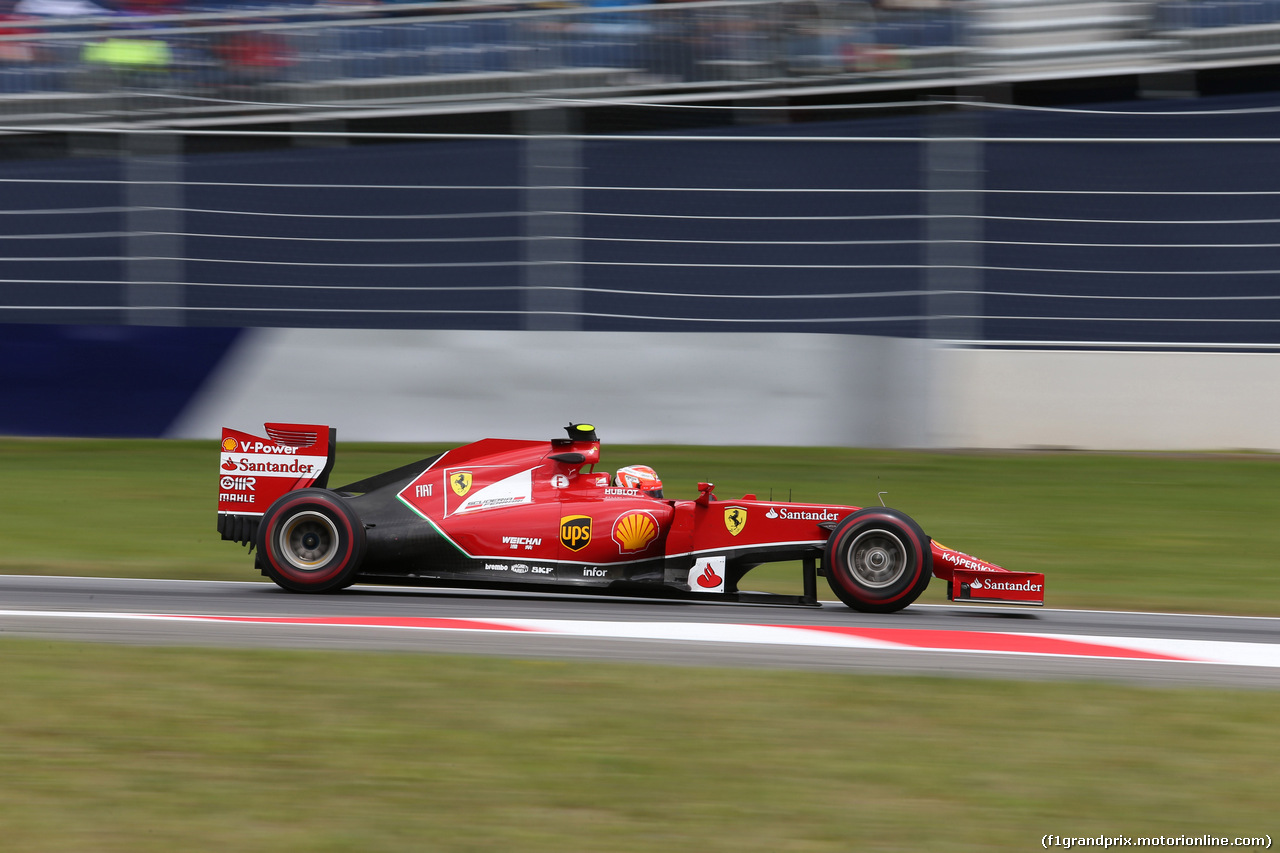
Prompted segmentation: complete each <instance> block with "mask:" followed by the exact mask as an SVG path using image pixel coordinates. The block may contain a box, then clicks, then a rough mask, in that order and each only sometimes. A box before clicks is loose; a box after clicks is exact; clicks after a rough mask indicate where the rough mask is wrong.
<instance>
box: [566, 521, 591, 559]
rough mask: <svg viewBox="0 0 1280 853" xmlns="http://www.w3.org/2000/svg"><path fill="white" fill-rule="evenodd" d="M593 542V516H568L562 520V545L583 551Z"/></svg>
mask: <svg viewBox="0 0 1280 853" xmlns="http://www.w3.org/2000/svg"><path fill="white" fill-rule="evenodd" d="M590 542H591V516H589V515H567V516H565V517H564V518H562V519H560V544H561V545H563V546H564V547H566V548H568V549H569V550H570V551H581V550H582V549H583V548H585V547H587V545H588V544H590Z"/></svg>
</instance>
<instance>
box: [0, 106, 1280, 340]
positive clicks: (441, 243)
mask: <svg viewBox="0 0 1280 853" xmlns="http://www.w3.org/2000/svg"><path fill="white" fill-rule="evenodd" d="M1276 109H1277V108H1275V107H1266V106H1251V107H1241V108H1238V109H1230V110H1202V111H1198V112H1182V111H1172V110H1167V109H1164V110H1162V109H1150V110H1147V111H1143V112H1132V111H1111V112H1108V111H1076V110H1030V109H1024V108H1000V107H996V106H992V105H981V104H973V103H962V104H938V105H936V107H935V108H934V110H933V111H930V112H927V113H925V114H920V113H919V112H918V111H913V112H910V113H907V114H904V115H903V117H901V118H898V119H867V120H861V121H857V120H851V121H849V122H843V123H830V124H822V125H795V126H781V125H767V124H765V125H752V126H749V127H746V128H741V127H740V128H737V129H732V130H724V131H719V132H715V133H700V134H684V133H679V134H677V133H659V134H615V135H582V134H576V133H569V132H564V131H562V130H557V128H560V127H563V126H565V123H566V121H567V119H566V115H567V111H566V110H565V109H564V108H563V107H559V108H555V109H548V110H547V111H546V113H545V115H544V117H543V119H542V121H543V125H542V126H541V127H539V128H536V129H535V131H533V132H529V133H524V134H509V135H497V136H493V135H489V136H483V137H479V136H477V137H468V138H461V137H459V136H458V135H425V134H424V135H414V134H387V135H381V136H379V135H369V136H368V137H366V138H363V139H360V140H359V141H362V142H366V143H374V142H379V143H383V144H365V145H352V146H348V147H337V148H334V147H315V148H309V149H305V150H303V149H292V150H287V151H260V152H256V153H241V154H219V155H207V154H183V153H182V146H181V141H182V137H181V136H180V135H179V134H176V133H172V132H166V133H153V132H140V131H116V132H115V135H114V136H113V138H118V139H119V140H120V141H121V146H122V149H123V155H122V156H120V157H114V158H84V159H63V160H46V161H29V160H28V161H11V162H6V163H0V185H2V186H3V187H4V191H3V193H2V198H3V201H2V202H0V322H10V323H15V322H16V323H21V322H39V323H66V322H70V323H99V324H102V323H105V324H143V325H162V326H184V325H186V326H229V327H246V326H274V327H347V328H411V329H492V330H519V329H541V330H566V331H572V330H583V331H659V332H671V331H680V332H721V331H732V332H744V331H745V332H827V333H839V334H862V335H877V336H890V337H905V338H932V339H936V340H943V341H955V342H961V343H971V344H985V345H1034V346H1050V345H1053V346H1060V345H1067V346H1076V345H1079V346H1099V345H1120V346H1144V347H1188V348H1200V347H1210V348H1258V349H1266V348H1272V347H1275V346H1277V345H1280V240H1277V239H1276V237H1275V233H1276V226H1277V224H1280V168H1277V165H1278V164H1277V163H1276V160H1277V157H1278V156H1280V144H1278V143H1280V140H1278V139H1277V138H1275V137H1274V136H1273V135H1269V134H1268V133H1267V132H1266V129H1267V128H1268V126H1269V125H1270V124H1271V123H1272V122H1273V120H1274V116H1275V114H1276ZM557 117H558V118H557ZM192 133H193V132H190V131H189V132H187V133H186V134H185V135H186V136H187V137H188V138H189V137H190V136H191V135H192ZM246 133H248V132H246ZM326 138H328V137H325V136H324V135H323V134H321V135H320V136H318V137H317V140H316V141H322V140H323V139H326ZM393 143H394V144H393Z"/></svg>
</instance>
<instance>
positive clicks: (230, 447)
mask: <svg viewBox="0 0 1280 853" xmlns="http://www.w3.org/2000/svg"><path fill="white" fill-rule="evenodd" d="M239 446H240V445H238V444H236V440H235V439H234V438H232V437H231V436H227V437H226V438H224V439H222V449H223V450H225V451H226V452H227V453H234V452H235V450H236V448H237V447H239Z"/></svg>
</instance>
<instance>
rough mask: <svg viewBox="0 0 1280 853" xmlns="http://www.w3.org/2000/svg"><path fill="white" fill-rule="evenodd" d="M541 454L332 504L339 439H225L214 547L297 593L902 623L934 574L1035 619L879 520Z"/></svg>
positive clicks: (874, 510) (972, 562)
mask: <svg viewBox="0 0 1280 853" xmlns="http://www.w3.org/2000/svg"><path fill="white" fill-rule="evenodd" d="M566 429H567V430H568V433H569V434H568V437H567V438H558V439H552V440H551V441H512V440H506V439H495V438H488V439H484V440H483V441H477V442H475V443H473V444H468V445H465V446H463V447H459V448H456V449H454V450H449V451H446V452H445V453H441V454H440V455H438V456H433V457H431V458H429V459H423V460H421V461H419V462H414V463H413V464H411V465H406V466H404V467H402V468H397V469H396V470H394V471H388V472H386V473H385V474H379V475H377V476H374V477H369V478H368V479H365V480H361V481H359V482H356V483H350V484H348V485H345V486H341V487H339V488H336V489H331V488H328V487H327V486H328V478H329V472H330V470H331V469H332V468H333V460H334V450H335V446H336V437H335V435H336V434H335V431H334V430H333V429H331V428H329V427H326V426H319V425H314V424H266V432H267V436H268V437H267V438H260V437H258V436H254V435H249V434H248V433H243V432H239V431H236V430H232V429H224V430H223V432H222V454H221V460H220V461H221V465H220V470H219V475H220V479H219V487H220V488H219V492H218V532H219V533H221V534H222V538H223V539H227V540H231V541H234V542H239V543H241V544H247V545H248V546H249V547H250V550H252V549H253V548H255V547H256V548H257V557H256V560H257V567H258V569H259V570H261V571H262V573H263V574H265V575H266V576H267V577H269V578H271V579H272V580H273V581H275V582H276V583H277V584H279V585H280V586H282V587H284V588H285V589H288V590H293V591H296V592H327V591H331V590H338V589H342V588H344V587H347V586H350V585H351V584H353V583H356V582H357V581H363V582H372V583H384V584H386V583H390V584H405V585H413V586H460V587H487V588H495V587H497V588H506V589H521V590H543V591H549V590H569V591H574V592H602V593H608V594H620V595H647V596H677V597H683V598H699V599H719V600H729V601H772V602H779V603H792V604H808V605H816V604H817V603H818V597H817V577H818V576H819V575H822V576H825V577H826V579H827V582H828V583H829V584H830V585H831V589H832V591H833V592H834V593H835V594H836V596H837V597H838V598H839V599H840V600H841V601H843V602H844V603H845V604H847V605H848V606H850V607H852V608H854V609H855V610H864V611H876V612H890V611H895V610H901V609H902V608H904V607H906V606H907V605H908V604H910V603H911V602H913V601H915V600H916V598H918V597H919V595H920V594H921V593H922V592H923V591H924V589H925V587H926V586H927V585H928V584H929V578H930V576H935V577H939V578H941V579H943V580H945V581H947V583H948V597H949V598H951V599H952V600H955V601H970V602H981V603H991V604H1042V603H1043V602H1044V576H1043V575H1041V574H1035V573H1031V572H1009V571H1006V570H1004V569H1002V568H1000V567H999V566H995V565H992V564H991V563H987V562H984V561H982V560H979V559H977V558H975V557H970V556H968V555H966V554H962V553H960V552H959V551H953V550H951V549H950V548H945V547H943V546H942V545H939V544H938V543H937V542H934V541H932V540H931V539H930V538H929V537H928V536H926V535H925V534H924V531H922V530H921V529H920V527H919V525H917V524H916V522H915V521H913V520H912V519H911V518H909V517H908V516H906V515H905V514H903V513H901V512H899V511H897V510H893V509H888V508H885V507H870V508H866V509H861V508H858V507H852V506H831V505H824V504H798V503H789V502H781V501H772V500H767V501H762V500H758V499H757V498H756V497H755V496H754V495H747V496H745V497H744V498H742V499H740V500H720V499H718V498H717V497H716V496H715V494H714V493H713V491H712V489H713V487H712V485H711V484H710V483H699V484H698V492H699V494H698V497H697V499H695V500H670V499H667V498H664V497H663V495H662V491H661V483H660V482H648V481H646V479H645V473H646V472H644V471H640V472H633V473H637V474H638V476H637V477H636V478H635V479H632V477H631V476H630V475H627V476H622V477H621V479H623V482H621V483H615V482H614V481H613V479H612V478H611V477H610V475H609V474H607V473H603V472H596V471H595V470H594V468H595V465H596V463H597V462H598V461H599V459H600V441H599V439H598V438H597V437H596V433H595V428H594V427H592V426H589V425H587V424H578V425H573V424H571V425H569V426H568V427H567V428H566ZM779 561H799V562H800V563H801V565H802V571H803V580H804V586H803V589H804V593H803V595H799V596H778V595H765V594H762V593H750V592H745V591H740V590H739V584H740V583H741V581H742V579H743V576H744V575H746V574H747V572H749V571H750V570H751V569H753V568H755V567H756V566H759V565H761V564H763V563H772V562H779Z"/></svg>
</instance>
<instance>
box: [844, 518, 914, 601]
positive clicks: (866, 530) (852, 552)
mask: <svg viewBox="0 0 1280 853" xmlns="http://www.w3.org/2000/svg"><path fill="white" fill-rule="evenodd" d="M823 565H824V566H825V567H826V574H827V583H828V584H830V586H831V591H832V592H834V593H835V594H836V597H837V598H839V599H840V600H841V601H843V602H844V603H845V604H846V605H848V606H849V607H852V608H853V609H854V610H861V611H863V612H867V613H893V612H894V611H897V610H901V609H902V608H904V607H906V606H907V605H908V604H910V603H911V602H913V601H915V600H916V599H917V598H919V597H920V594H921V593H922V592H924V590H925V587H927V586H928V585H929V577H930V575H932V574H933V552H932V549H931V548H930V547H929V537H928V536H925V535H924V531H923V530H921V529H920V525H918V524H916V523H915V522H914V521H913V520H912V519H911V518H910V517H909V516H907V515H906V514H904V513H901V512H898V511H897V510H894V509H882V508H875V509H861V510H858V511H857V512H855V513H853V514H852V515H848V516H846V517H845V518H844V520H843V521H841V522H840V524H839V525H837V526H836V529H835V530H833V531H832V532H831V537H830V538H829V539H828V540H827V547H826V550H825V551H824V554H823Z"/></svg>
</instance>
